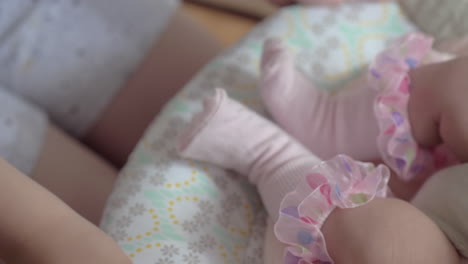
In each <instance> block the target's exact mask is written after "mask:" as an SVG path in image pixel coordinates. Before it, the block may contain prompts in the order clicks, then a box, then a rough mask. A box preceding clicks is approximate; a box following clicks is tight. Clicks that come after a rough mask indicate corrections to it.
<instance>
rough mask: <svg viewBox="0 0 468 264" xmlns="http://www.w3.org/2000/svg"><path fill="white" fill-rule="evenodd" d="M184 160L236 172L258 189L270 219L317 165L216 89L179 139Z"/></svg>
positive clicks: (272, 127) (276, 129)
mask: <svg viewBox="0 0 468 264" xmlns="http://www.w3.org/2000/svg"><path fill="white" fill-rule="evenodd" d="M179 151H180V153H181V155H182V156H183V157H185V158H190V159H194V160H198V161H204V162H209V163H213V164H215V165H217V166H220V167H222V168H226V169H232V170H235V171H237V172H239V173H241V174H243V175H246V176H248V177H249V180H250V182H252V183H253V184H256V185H257V186H258V188H259V191H260V194H261V196H262V198H263V200H264V202H265V204H266V206H267V209H268V210H269V212H270V214H271V215H274V216H276V215H277V213H278V208H279V203H280V201H281V199H282V197H283V196H284V195H286V193H288V192H290V191H292V190H293V189H294V188H295V187H296V185H297V182H299V181H300V180H302V178H303V177H305V176H306V175H305V174H306V173H307V172H308V171H310V170H311V169H312V168H313V167H314V166H315V165H316V164H317V163H318V162H319V159H317V158H316V157H315V156H313V155H312V154H311V153H309V152H308V151H307V150H306V149H305V148H304V147H303V146H302V145H300V144H299V143H297V142H296V141H295V140H294V139H292V138H291V137H289V136H288V135H287V134H286V133H284V132H283V131H282V130H281V129H280V128H279V127H277V126H276V125H274V124H273V123H271V122H270V121H268V120H266V119H264V118H263V117H261V116H260V115H258V114H257V113H255V112H253V111H251V110H250V109H248V108H247V107H245V106H243V105H241V104H240V103H238V102H236V101H234V100H231V99H229V98H228V97H227V95H226V93H225V92H224V91H223V90H221V89H217V90H216V92H215V94H214V95H213V96H211V97H209V98H207V99H206V100H205V102H204V109H203V111H202V112H201V113H199V114H198V115H196V116H195V118H194V119H193V121H192V122H191V124H190V125H189V128H188V129H187V131H186V132H185V133H184V134H183V135H182V137H181V138H180V145H179Z"/></svg>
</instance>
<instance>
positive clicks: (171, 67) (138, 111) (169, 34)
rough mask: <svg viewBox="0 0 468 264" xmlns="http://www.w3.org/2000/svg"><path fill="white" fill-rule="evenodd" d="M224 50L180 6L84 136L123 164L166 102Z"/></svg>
mask: <svg viewBox="0 0 468 264" xmlns="http://www.w3.org/2000/svg"><path fill="white" fill-rule="evenodd" d="M220 50H221V47H220V45H219V44H218V42H217V41H216V40H215V39H214V38H213V37H212V36H211V35H210V34H209V33H208V32H206V30H205V29H204V28H202V27H201V26H199V25H198V24H197V23H195V22H194V21H192V19H191V18H190V17H189V16H188V15H186V14H185V13H184V12H183V11H181V10H179V11H176V14H175V15H174V16H173V18H172V20H171V22H170V23H169V25H168V28H167V30H166V31H165V33H164V34H163V35H162V36H161V37H160V39H159V40H158V41H157V43H155V46H154V47H153V49H152V50H151V51H150V53H149V54H148V57H147V59H146V61H145V62H144V63H143V64H142V65H141V67H140V69H139V70H138V71H137V72H136V73H135V74H134V75H133V76H132V77H131V79H130V80H129V82H128V83H127V85H125V86H124V87H122V89H121V90H120V92H119V93H118V94H117V96H116V97H115V98H114V100H113V101H112V102H111V103H110V105H109V106H108V107H107V109H106V110H105V111H104V112H103V114H102V115H101V116H100V118H99V120H98V122H97V123H96V124H95V125H94V127H92V128H91V129H90V131H88V133H87V135H86V136H85V140H84V141H85V142H86V143H87V144H88V145H89V146H90V147H91V148H93V149H94V150H96V151H97V152H98V153H100V154H102V155H103V156H104V157H105V158H106V159H108V160H109V161H111V162H112V163H113V164H114V165H115V166H117V167H121V166H123V165H124V164H125V162H126V160H127V157H128V155H129V154H130V152H131V151H132V150H133V148H134V146H135V144H136V143H137V142H138V140H139V139H140V137H141V136H142V134H143V132H144V130H145V129H146V127H147V126H148V124H149V123H150V122H151V121H152V120H153V119H154V117H155V116H156V115H157V114H158V113H159V111H160V110H161V108H162V107H163V106H164V104H165V103H166V102H167V101H168V100H169V99H170V98H171V97H172V96H173V95H174V94H175V93H177V92H178V91H179V90H180V89H181V88H182V87H183V86H184V85H185V84H186V83H187V82H188V81H189V80H190V79H191V78H192V76H193V75H194V74H195V73H196V72H197V71H198V70H199V69H200V68H201V67H203V66H204V65H205V64H206V63H207V62H208V61H209V60H210V59H211V58H213V57H214V56H215V55H216V54H217V53H218V52H219V51H220ZM116 142H118V144H116Z"/></svg>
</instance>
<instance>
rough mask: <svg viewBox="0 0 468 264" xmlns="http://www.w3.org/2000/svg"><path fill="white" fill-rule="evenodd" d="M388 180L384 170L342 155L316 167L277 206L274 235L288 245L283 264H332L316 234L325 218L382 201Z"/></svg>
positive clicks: (386, 170) (388, 174) (388, 173)
mask: <svg viewBox="0 0 468 264" xmlns="http://www.w3.org/2000/svg"><path fill="white" fill-rule="evenodd" d="M389 178H390V171H389V170H388V168H387V167H385V166H383V165H380V166H378V167H377V168H375V167H374V165H373V164H371V163H363V162H356V161H354V160H353V159H351V158H349V157H347V156H343V155H339V156H337V157H335V158H333V159H331V160H329V161H326V162H322V163H320V164H319V165H317V166H316V167H315V168H314V169H313V170H311V171H310V172H309V174H308V175H307V176H306V177H304V178H303V181H302V184H299V185H298V186H297V187H296V189H295V191H293V192H291V193H289V194H288V195H286V197H285V198H284V199H283V201H282V202H281V212H280V216H279V219H278V221H277V222H276V224H275V234H276V237H277V238H278V239H279V240H280V241H281V242H283V243H286V244H288V245H289V247H288V248H287V250H286V252H285V263H286V264H299V263H318V264H326V263H330V264H331V263H333V260H332V259H331V257H330V256H329V254H328V252H327V247H326V243H325V239H324V236H323V234H322V232H321V230H320V229H321V228H322V225H323V224H324V223H325V221H326V219H327V218H328V216H329V214H330V213H331V212H332V211H333V210H334V209H335V208H336V207H339V208H355V207H358V206H362V205H364V204H366V203H368V202H369V201H371V200H372V199H373V198H374V197H376V196H377V197H386V195H387V183H388V180H389Z"/></svg>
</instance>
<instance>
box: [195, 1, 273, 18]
mask: <svg viewBox="0 0 468 264" xmlns="http://www.w3.org/2000/svg"><path fill="white" fill-rule="evenodd" d="M189 1H191V2H195V3H201V4H208V5H212V6H219V7H222V8H225V9H229V10H234V11H236V12H239V13H244V14H248V15H251V16H255V17H265V16H268V15H271V14H272V13H274V12H275V11H276V9H277V7H276V6H274V5H273V4H271V3H270V2H269V1H266V0H189Z"/></svg>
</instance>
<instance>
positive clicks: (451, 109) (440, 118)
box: [408, 57, 468, 162]
mask: <svg viewBox="0 0 468 264" xmlns="http://www.w3.org/2000/svg"><path fill="white" fill-rule="evenodd" d="M410 79H411V96H410V101H409V106H408V114H409V118H410V122H411V129H412V133H413V135H414V137H415V140H416V141H417V142H418V143H419V144H421V145H422V146H425V147H433V146H436V145H438V144H440V143H442V142H443V143H445V144H446V145H447V146H448V148H449V149H450V150H451V151H452V152H453V153H454V154H455V155H456V156H457V157H458V159H460V160H461V161H462V162H466V161H468V103H467V99H468V57H461V58H458V59H454V60H451V61H448V62H443V63H436V64H430V65H426V66H422V67H419V68H416V69H414V70H413V71H411V72H410Z"/></svg>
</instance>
